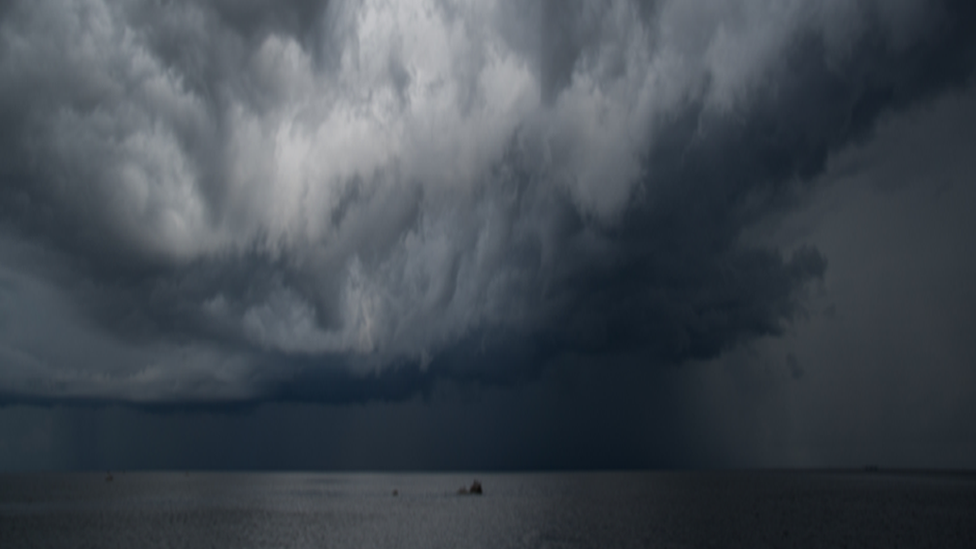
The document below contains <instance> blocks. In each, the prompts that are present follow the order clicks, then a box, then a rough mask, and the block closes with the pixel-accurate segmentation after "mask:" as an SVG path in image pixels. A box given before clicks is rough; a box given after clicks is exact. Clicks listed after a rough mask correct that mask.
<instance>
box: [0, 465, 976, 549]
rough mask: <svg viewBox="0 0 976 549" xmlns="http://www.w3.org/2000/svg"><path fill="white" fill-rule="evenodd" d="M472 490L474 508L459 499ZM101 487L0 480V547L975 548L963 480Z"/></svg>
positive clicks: (870, 476)
mask: <svg viewBox="0 0 976 549" xmlns="http://www.w3.org/2000/svg"><path fill="white" fill-rule="evenodd" d="M476 477H477V478H478V479H479V480H480V481H481V483H482V485H483V486H484V494H483V495H481V496H476V495H467V496H464V495H458V494H457V490H458V488H460V487H462V486H467V485H469V484H470V483H471V481H472V480H474V478H476ZM105 478H106V475H105V474H104V473H73V474H51V473H41V474H13V475H11V474H7V475H0V548H3V549H13V548H20V547H72V548H74V547H106V548H112V547H124V548H136V547H232V548H248V547H326V548H346V547H357V548H358V547H404V548H414V547H416V548H430V547H452V548H469V547H485V548H505V547H553V548H556V547H560V548H562V547H565V548H575V547H600V548H612V547H650V548H652V547H664V548H676V547H749V548H753V547H817V548H820V547H939V548H953V547H960V548H963V547H964V548H976V476H974V475H971V474H947V473H928V474H926V473H897V474H895V473H886V472H876V473H867V472H865V473H853V472H715V473H700V472H687V473H683V472H619V473H618V472H614V473H522V474H479V475H474V474H470V473H468V474H457V473H451V474H346V473H339V474H331V473H282V474H278V473H197V472H190V473H115V474H114V475H113V480H112V481H111V482H106V480H105ZM394 490H397V492H398V495H396V496H394V495H393V491H394Z"/></svg>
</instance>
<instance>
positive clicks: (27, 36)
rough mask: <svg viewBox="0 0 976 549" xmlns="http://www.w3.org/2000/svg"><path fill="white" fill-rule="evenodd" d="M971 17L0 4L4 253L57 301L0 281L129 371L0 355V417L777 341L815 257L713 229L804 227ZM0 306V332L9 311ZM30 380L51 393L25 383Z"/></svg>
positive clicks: (929, 11)
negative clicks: (857, 152) (67, 398)
mask: <svg viewBox="0 0 976 549" xmlns="http://www.w3.org/2000/svg"><path fill="white" fill-rule="evenodd" d="M972 12H973V8H971V7H969V4H968V3H966V2H961V1H959V2H956V1H944V2H923V1H921V0H918V1H916V0H903V1H897V2H893V1H881V0H877V1H870V0H866V1H862V2H848V1H838V0H824V1H820V2H782V1H773V0H740V1H736V2H721V3H716V2H709V1H682V2H678V1H671V2H667V1H661V2H629V1H617V2H590V1H586V0H573V1H568V2H556V1H547V0H540V1H538V2H528V3H526V2H509V1H496V2H480V1H478V2H474V1H470V2H469V1H462V0H457V1H448V0H410V1H401V2H389V1H383V0H364V1H360V2H353V1H342V0H336V1H331V2H312V1H298V0H294V1H288V2H272V1H267V2H265V1H258V2H247V3H239V2H225V1H216V0H215V1H211V2H188V1H187V2H181V1H172V2H153V1H141V0H124V1H119V2H109V1H106V0H81V1H59V0H45V1H37V2H27V1H21V2H11V3H7V4H5V5H4V7H3V8H2V12H0V13H2V15H0V16H2V23H0V44H2V47H0V122H2V127H3V129H2V130H0V143H2V145H3V146H4V150H5V152H4V153H3V155H2V156H0V174H2V177H3V189H2V191H0V212H2V213H3V218H4V224H3V231H4V232H3V235H4V238H5V239H7V241H8V242H11V243H13V244H10V245H8V246H6V247H4V248H3V249H4V250H7V251H8V256H7V257H8V258H15V257H20V258H22V257H27V256H31V257H33V256H32V255H31V254H34V255H36V254H41V255H43V254H45V253H50V254H55V255H56V256H57V257H58V259H57V261H56V263H57V265H58V269H59V270H60V271H61V272H62V273H69V274H67V275H64V274H61V275H58V274H55V273H52V272H51V271H50V269H48V268H45V267H44V265H49V263H45V262H43V261H41V262H34V263H33V265H35V267H32V268H27V267H24V266H23V265H21V266H20V267H18V266H17V265H9V266H8V267H6V271H7V273H8V274H7V275H6V276H7V278H8V279H9V280H11V281H17V280H26V279H25V278H24V277H27V276H29V277H39V280H43V281H45V282H43V284H46V285H48V286H49V287H50V288H51V290H50V295H51V296H57V298H56V299H55V298H54V297H52V298H51V299H52V300H53V301H52V302H54V301H57V300H63V301H64V302H65V303H67V305H65V307H67V308H68V309H70V311H72V312H71V315H74V316H72V318H75V317H77V319H79V320H78V321H77V322H78V323H79V325H83V326H84V330H88V332H85V333H97V334H100V335H99V337H104V338H106V339H107V340H112V341H115V342H116V345H117V346H118V347H120V348H122V349H124V350H125V351H124V352H123V351H118V350H116V351H111V352H109V351H102V350H99V349H100V347H99V348H97V349H95V348H88V351H87V352H88V353H90V354H92V355H93V356H90V357H87V358H86V360H83V361H77V362H72V361H70V360H67V359H65V358H64V357H59V356H55V355H51V354H49V353H47V351H46V350H45V349H44V348H43V346H41V345H39V344H25V343H23V342H22V341H21V342H18V341H14V340H12V339H11V338H10V337H3V336H0V349H3V352H4V353H5V354H4V356H6V357H8V358H6V359H5V361H7V362H8V364H14V363H16V366H12V367H10V368H8V369H7V374H6V378H7V384H6V389H5V393H7V394H12V395H17V394H25V395H29V394H42V395H46V396H50V397H52V398H56V397H57V396H58V395H59V394H62V393H63V394H70V395H71V396H77V395H76V393H80V394H81V395H82V396H85V395H88V396H92V397H102V396H105V397H115V398H122V399H141V400H173V399H175V400H179V399H180V398H192V399H205V398H207V395H208V394H214V395H219V396H220V397H221V398H231V399H232V398H257V397H259V396H260V395H262V394H266V393H269V392H274V391H277V390H279V389H274V390H271V389H268V387H272V386H274V387H280V384H281V383H284V384H285V385H287V384H288V383H291V382H290V381H289V380H294V379H318V378H317V377H316V376H317V374H315V372H316V370H317V369H318V370H321V371H323V372H326V373H325V374H323V375H322V376H321V377H322V379H325V378H329V376H333V377H334V376H336V375H338V376H340V377H341V376H343V375H347V374H348V375H351V376H353V378H357V376H362V375H363V374H364V373H371V375H374V376H379V378H383V376H389V377H390V378H391V379H392V378H394V377H395V378H396V379H406V380H408V381H409V380H415V378H416V379H423V378H424V376H425V375H426V374H424V372H427V370H428V369H429V368H430V369H432V370H433V372H434V373H435V374H436V373H438V372H439V373H440V374H442V375H454V376H462V377H463V376H472V377H475V378H479V377H482V378H485V379H514V378H518V377H519V376H520V375H523V374H524V371H523V369H524V368H534V367H538V363H540V362H544V361H545V357H547V356H552V355H553V354H557V353H561V352H582V353H595V354H599V353H604V352H611V351H617V350H621V349H627V350H633V351H634V352H639V353H644V354H645V355H646V356H647V358H648V362H649V363H652V364H659V363H673V362H681V361H683V360H685V359H688V358H693V357H694V358H705V357H711V356H715V355H717V354H719V353H721V352H723V351H725V350H727V349H729V348H731V347H733V346H735V345H737V344H739V343H741V342H743V341H747V340H749V339H751V338H754V337H757V336H762V335H769V334H777V333H779V332H780V331H781V330H783V329H784V327H785V326H786V325H788V324H789V323H790V322H791V321H792V320H793V319H794V318H795V316H796V315H797V314H799V313H800V312H801V311H802V295H803V292H804V291H805V288H806V287H807V286H808V284H809V283H810V282H811V281H813V280H816V279H817V278H818V277H821V276H822V275H823V273H824V270H825V268H826V258H824V257H823V256H822V255H820V254H819V253H818V252H817V251H816V250H814V249H812V248H801V249H799V250H794V251H791V252H789V253H786V254H785V255H784V253H783V252H782V251H780V250H770V249H759V248H754V247H749V246H747V245H745V244H743V243H741V242H740V241H739V239H738V236H739V234H740V232H741V231H742V230H743V228H745V227H748V226H749V225H751V224H752V223H755V222H756V221H757V220H759V219H761V218H762V217H764V216H766V215H768V214H769V213H771V212H774V211H780V210H782V209H783V208H788V207H791V206H793V205H794V204H795V203H796V201H798V200H802V197H803V193H804V192H805V184H806V183H807V182H809V181H811V178H812V177H813V176H814V175H816V174H817V173H819V172H820V171H821V169H822V167H823V165H824V162H825V161H826V158H827V156H828V154H829V153H830V152H831V151H834V150H837V149H839V148H841V147H843V146H844V145H845V144H846V143H847V142H849V141H850V140H851V139H854V138H857V137H858V136H861V135H863V134H864V133H865V132H866V131H869V130H870V128H871V125H872V123H873V122H874V121H875V120H876V118H877V117H878V116H879V115H880V114H882V113H884V112H886V111H888V110H891V109H895V108H899V107H901V106H904V105H907V104H910V103H913V102H917V101H919V100H922V99H924V98H925V97H927V96H928V95H930V94H933V93H937V92H938V91H939V90H941V89H944V88H945V87H946V86H950V85H953V84H957V83H961V82H963V81H965V80H966V79H968V78H969V75H970V74H971V69H972V61H973V46H972V39H971V38H970V36H971V35H972V32H970V31H972V26H973V24H972V21H973V19H974V17H973V13H972ZM25 249H36V250H42V251H40V252H36V253H35V252H30V253H28V252H24V251H23V250H25ZM10 250H15V251H10ZM16 250H20V251H16ZM25 254H26V255H25ZM38 265H39V266H38ZM32 269H33V270H32ZM15 286H17V284H14V283H11V287H12V288H13V287H15ZM19 287H23V284H21V285H20V286H19ZM44 291H47V290H44ZM37 292H41V293H43V292H42V291H41V290H37ZM35 293H36V292H35ZM0 295H2V294H0ZM9 295H11V296H15V297H10V298H8V299H7V300H6V301H0V314H6V315H8V316H9V315H11V311H12V307H13V306H14V304H16V305H17V306H18V307H24V306H30V305H29V304H27V303H25V302H24V301H25V299H26V298H25V297H24V296H26V295H34V294H31V293H30V292H27V293H24V292H18V291H17V290H11V291H10V292H9ZM37 295H40V294H37ZM44 295H48V294H44ZM52 310H53V309H52ZM58 310H60V309H58ZM66 329H67V328H66ZM5 333H8V334H9V333H10V332H5ZM51 337H53V338H57V337H58V336H57V334H51ZM31 345H34V346H31ZM106 345H107V346H108V344H107V343H106ZM181 349H182V351H180V350H181ZM103 352H104V355H103V354H102V353H103ZM180 352H188V353H190V354H191V355H192V356H193V357H196V358H195V359H194V360H186V361H181V360H180V359H177V358H174V357H177V356H180ZM17 357H20V358H17ZM24 357H32V358H30V360H28V359H27V358H24ZM152 357H166V358H165V360H163V359H158V360H157V359H153V358H152ZM215 357H223V358H222V359H217V358H215ZM102 358H104V360H102ZM221 360H223V361H224V363H228V361H230V362H232V363H233V364H235V366H234V367H232V368H217V367H215V368H214V369H213V372H211V373H212V374H213V375H210V374H209V373H208V370H207V368H205V367H203V366H200V364H204V363H209V362H214V363H219V362H221ZM31 361H33V362H31ZM28 363H30V364H42V363H43V364H45V365H46V366H45V367H44V368H40V369H39V367H31V366H28ZM109 363H110V364H109ZM190 363H192V364H195V365H196V366H193V367H192V368H188V367H183V366H181V364H190ZM147 364H150V365H152V366H151V367H150V366H149V365H147ZM282 364H288V365H291V366H290V367H293V368H296V369H297V370H296V371H300V372H303V373H301V374H300V375H297V376H296V375H293V374H282V375H279V374H277V373H275V372H277V371H278V370H276V368H277V369H280V368H281V367H282V366H281V365H282ZM528 364H532V365H528ZM404 365H406V366H404ZM404 368H407V370H406V371H409V372H419V373H418V374H416V375H414V374H410V375H406V376H405V374H404V371H401V370H403V369H404ZM52 369H53V371H56V372H60V374H57V375H54V374H51V373H36V372H49V371H50V370H52ZM14 371H16V372H19V373H18V374H17V375H13V374H11V373H10V372H14ZM108 371H111V372H121V373H120V374H118V375H123V374H125V376H127V377H125V376H123V377H124V379H125V380H126V381H125V383H121V382H114V381H112V380H113V379H117V378H113V377H112V376H108V377H106V376H105V375H102V374H104V373H105V372H108ZM31 372H35V373H33V374H32V373H31ZM138 372H156V373H155V374H153V375H148V374H147V375H143V377H139V376H137V375H135V373H138ZM308 372H312V373H311V374H309V373H308ZM336 372H339V373H338V374H337V373H336ZM396 372H399V373H396ZM394 373H396V375H394ZM69 374H70V375H69ZM113 375H115V374H113ZM431 375H434V374H431ZM58 376H61V377H60V378H59V379H66V380H69V381H66V382H64V383H62V384H61V385H58V386H57V387H70V388H71V390H70V391H69V390H67V389H57V388H56V387H55V388H51V387H50V386H48V385H44V383H43V381H44V380H45V379H47V380H50V379H52V378H57V377H58ZM72 376H74V377H72ZM100 376H101V377H100ZM330 379H331V378H330ZM32 380H33V381H32ZM70 380H75V381H70ZM83 380H87V381H84V382H83ZM99 380H101V381H99ZM140 380H142V381H140ZM180 380H183V381H184V384H183V385H180ZM282 380H284V381H282ZM191 381H192V383H191ZM2 383H4V381H3V379H0V384H2ZM38 383H39V384H40V385H38ZM323 383H325V382H323ZM329 383H333V382H329ZM410 383H413V381H410ZM32 384H33V385H32ZM49 385H50V384H49ZM367 385H368V384H367ZM408 385H409V383H408ZM32 386H36V387H41V386H43V387H45V388H44V389H43V390H41V389H31V388H30V387H32ZM365 386H366V385H364V387H365ZM180 387H183V388H182V389H181V388H180ZM186 387H192V389H187V388H186ZM215 387H217V388H219V387H223V388H224V389H223V390H220V389H215ZM350 390H353V389H350ZM357 390H358V389H357ZM59 391H61V392H59ZM353 391H354V392H355V390H353ZM292 392H294V391H291V390H287V389H286V390H284V391H283V393H288V394H291V393H292ZM298 392H299V393H301V394H306V393H307V392H306V391H305V389H304V388H303V390H302V391H298ZM409 392H410V390H409V388H407V389H404V390H403V391H400V392H396V391H394V393H396V394H408V393H409ZM314 393H315V391H314V390H312V391H310V392H308V394H314ZM380 393H382V391H380ZM330 394H331V393H330ZM357 394H358V393H357ZM378 394H379V393H378ZM363 397H364V398H368V397H369V391H367V390H363ZM329 398H336V399H340V398H339V397H337V396H335V397H329Z"/></svg>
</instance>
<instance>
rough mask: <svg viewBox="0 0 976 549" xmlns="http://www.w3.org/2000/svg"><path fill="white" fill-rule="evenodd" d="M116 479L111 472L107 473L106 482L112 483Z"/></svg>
mask: <svg viewBox="0 0 976 549" xmlns="http://www.w3.org/2000/svg"><path fill="white" fill-rule="evenodd" d="M114 478H115V477H113V476H112V472H111V471H108V472H106V473H105V482H112V481H113V480H114Z"/></svg>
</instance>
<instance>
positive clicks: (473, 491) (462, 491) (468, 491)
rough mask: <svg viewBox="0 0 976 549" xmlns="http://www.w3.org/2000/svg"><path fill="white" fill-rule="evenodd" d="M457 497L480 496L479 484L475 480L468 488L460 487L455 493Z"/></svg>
mask: <svg viewBox="0 0 976 549" xmlns="http://www.w3.org/2000/svg"><path fill="white" fill-rule="evenodd" d="M457 493H458V494H459V495H465V496H466V495H478V496H480V495H481V483H480V482H478V481H477V480H475V481H474V482H472V483H471V487H470V488H465V487H464V486H462V487H460V488H459V489H458V492H457Z"/></svg>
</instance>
